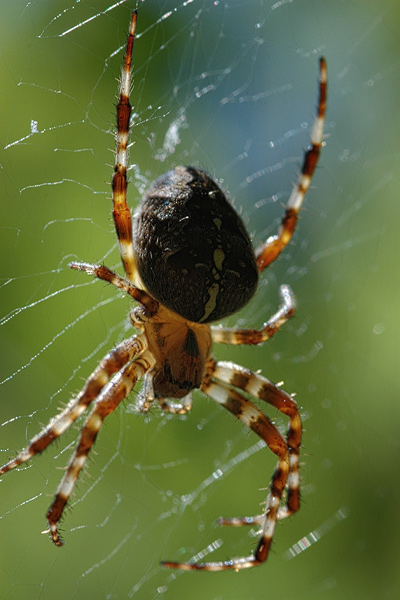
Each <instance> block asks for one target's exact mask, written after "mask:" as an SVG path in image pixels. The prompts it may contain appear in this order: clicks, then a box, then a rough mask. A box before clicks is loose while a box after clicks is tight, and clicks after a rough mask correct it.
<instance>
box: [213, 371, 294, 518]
mask: <svg viewBox="0 0 400 600" xmlns="http://www.w3.org/2000/svg"><path fill="white" fill-rule="evenodd" d="M212 377H215V378H216V379H217V380H218V381H222V382H224V383H226V384H228V385H232V386H234V387H237V388H239V389H241V390H244V391H245V392H247V393H248V394H249V395H251V396H252V397H253V398H258V399H259V400H263V401H264V402H266V403H267V404H269V405H271V406H273V407H274V408H276V409H277V410H279V411H280V412H281V413H282V414H284V415H286V416H288V417H289V427H288V430H287V434H286V444H287V448H288V452H289V476H288V481H287V488H288V489H287V498H286V504H285V506H282V507H280V508H279V511H278V515H277V518H278V519H284V518H285V517H288V516H290V515H292V514H293V513H295V512H297V511H298V510H299V508H300V471H299V453H300V444H301V435H302V425H301V418H300V413H299V410H298V407H297V404H296V402H295V401H294V400H293V398H292V397H291V396H290V395H289V394H288V393H286V392H285V391H284V390H282V389H281V388H279V387H277V386H276V385H274V384H273V383H272V382H271V381H269V380H268V379H267V378H266V377H263V376H262V375H260V374H258V373H253V372H252V371H249V370H248V369H245V368H244V367H240V366H239V365H236V364H233V363H230V362H222V361H221V362H217V363H216V364H215V367H214V371H213V374H212ZM263 518H264V517H263V515H258V516H256V517H243V518H239V519H237V518H233V519H221V520H220V522H221V524H224V525H235V526H240V525H251V524H253V523H262V522H263Z"/></svg>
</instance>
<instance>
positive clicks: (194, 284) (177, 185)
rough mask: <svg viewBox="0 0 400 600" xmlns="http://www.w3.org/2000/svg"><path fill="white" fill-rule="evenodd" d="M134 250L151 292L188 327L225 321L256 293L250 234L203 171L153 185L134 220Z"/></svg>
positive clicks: (188, 170)
mask: <svg viewBox="0 0 400 600" xmlns="http://www.w3.org/2000/svg"><path fill="white" fill-rule="evenodd" d="M133 243H134V251H135V261H136V266H137V269H138V272H139V275H140V277H141V279H142V281H143V283H144V285H145V286H146V288H147V290H148V291H149V293H150V294H151V295H152V296H153V297H154V298H156V300H158V301H159V302H160V303H161V304H163V305H164V306H166V307H167V308H169V309H170V310H172V311H174V312H175V313H177V314H179V315H180V316H182V317H184V318H185V319H188V320H189V321H194V322H197V323H209V322H211V321H217V320H219V319H222V318H223V317H226V316H228V315H230V314H232V313H234V312H236V311H237V310H239V309H240V308H242V306H244V305H245V304H246V303H247V302H248V301H249V300H250V298H251V297H252V296H253V294H254V292H255V290H256V286H257V281H258V269H257V264H256V260H255V256H254V251H253V248H252V245H251V241H250V238H249V235H248V233H247V231H246V229H245V227H244V225H243V222H242V220H241V218H240V217H239V215H238V214H237V212H236V211H235V209H234V208H233V206H232V204H231V203H230V202H229V201H228V200H227V198H226V196H225V194H224V193H223V192H222V190H221V189H220V188H219V187H218V185H217V184H216V183H215V182H214V181H213V180H212V179H211V177H210V176H209V175H208V174H207V173H206V172H205V171H203V170H201V169H195V168H192V167H176V168H175V169H173V170H171V171H168V172H167V173H165V174H164V175H162V176H161V177H160V178H159V179H157V180H156V181H155V182H154V183H153V184H152V185H151V187H150V188H149V190H148V191H147V192H146V194H145V195H144V197H143V200H142V202H141V204H140V206H139V208H138V210H137V213H136V215H135V219H134V225H133Z"/></svg>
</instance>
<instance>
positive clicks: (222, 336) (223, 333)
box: [211, 285, 296, 344]
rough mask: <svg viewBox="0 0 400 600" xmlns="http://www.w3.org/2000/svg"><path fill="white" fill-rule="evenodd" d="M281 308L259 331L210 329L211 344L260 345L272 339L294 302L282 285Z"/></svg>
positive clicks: (287, 287)
mask: <svg viewBox="0 0 400 600" xmlns="http://www.w3.org/2000/svg"><path fill="white" fill-rule="evenodd" d="M279 293H280V297H281V302H282V304H281V306H280V307H279V309H278V311H277V312H276V313H275V314H274V315H272V317H271V318H270V319H269V320H268V321H267V322H266V323H265V324H264V326H263V327H262V328H261V329H231V328H229V327H213V326H212V327H211V337H212V340H213V342H218V343H221V344H261V343H262V342H265V341H266V340H268V339H269V338H270V337H272V336H273V335H274V334H275V333H276V332H277V331H278V329H279V328H280V327H282V325H284V324H285V323H286V321H288V320H289V319H290V318H291V317H292V316H293V315H294V311H295V308H296V301H295V298H294V295H293V292H292V290H291V288H290V287H289V286H288V285H282V286H281V287H280V288H279Z"/></svg>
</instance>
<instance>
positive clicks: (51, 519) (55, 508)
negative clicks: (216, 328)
mask: <svg viewBox="0 0 400 600" xmlns="http://www.w3.org/2000/svg"><path fill="white" fill-rule="evenodd" d="M153 365H154V359H153V357H152V355H151V354H150V353H148V352H143V354H141V355H140V356H139V357H138V358H137V359H136V360H135V361H133V362H130V363H128V364H127V365H125V366H124V367H123V368H122V369H121V370H120V371H119V372H118V373H117V374H116V375H115V376H114V377H113V379H112V380H111V381H109V382H108V383H107V385H106V386H105V387H104V388H103V390H102V391H101V392H100V394H99V395H98V397H97V398H96V400H95V402H94V404H93V408H92V410H91V412H90V414H89V415H88V417H87V419H86V422H85V424H84V426H83V428H82V432H81V436H80V440H79V443H78V446H77V448H76V450H75V452H74V454H73V455H72V457H71V460H70V462H69V465H68V467H67V470H66V472H65V474H64V477H63V478H62V480H61V483H60V485H59V487H58V490H57V493H56V496H55V498H54V501H53V503H52V504H51V506H50V508H49V510H48V511H47V515H46V516H47V520H48V523H49V532H50V535H51V538H52V540H53V542H54V543H55V544H56V546H61V545H62V540H61V539H60V536H59V533H58V522H59V520H60V518H61V516H62V514H63V511H64V508H65V505H66V504H67V502H68V500H69V497H70V495H71V493H72V491H73V489H74V486H75V483H76V481H77V479H78V477H79V473H80V471H81V469H82V467H83V466H84V464H85V462H86V459H87V457H88V454H89V452H90V449H91V447H92V446H93V444H94V442H95V440H96V437H97V434H98V433H99V430H100V428H101V426H102V424H103V421H104V419H105V418H106V417H107V416H108V415H109V414H110V413H112V412H114V410H115V409H116V408H117V406H118V405H119V404H120V402H122V400H124V399H125V398H126V397H127V396H128V394H129V393H130V391H131V390H132V388H133V386H134V385H135V383H136V382H137V381H138V380H139V379H141V378H142V377H143V376H144V375H145V374H146V372H147V371H148V370H149V369H151V368H152V367H153Z"/></svg>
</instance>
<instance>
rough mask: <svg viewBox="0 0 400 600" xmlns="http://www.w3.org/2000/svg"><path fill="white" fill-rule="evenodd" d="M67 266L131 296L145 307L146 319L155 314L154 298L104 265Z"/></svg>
mask: <svg viewBox="0 0 400 600" xmlns="http://www.w3.org/2000/svg"><path fill="white" fill-rule="evenodd" d="M68 266H69V267H70V268H71V269H76V270H78V271H85V273H87V274H88V275H95V276H96V277H98V278H99V279H103V280H104V281H108V283H111V284H112V285H115V287H117V288H119V289H120V290H123V291H124V292H126V293H127V294H129V295H130V296H132V298H133V299H134V300H136V302H139V303H140V304H142V305H143V306H144V307H145V309H146V313H147V316H148V317H150V316H153V315H154V314H155V313H156V312H157V309H158V306H159V303H158V302H157V300H154V298H152V297H151V296H150V295H149V294H148V293H147V292H145V291H143V290H141V289H139V288H138V287H136V286H135V285H133V283H131V282H130V281H128V280H127V279H125V278H124V277H121V275H118V273H115V272H114V271H111V269H109V268H108V267H105V266H104V265H92V264H90V263H80V262H71V263H70V264H69V265H68Z"/></svg>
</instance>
